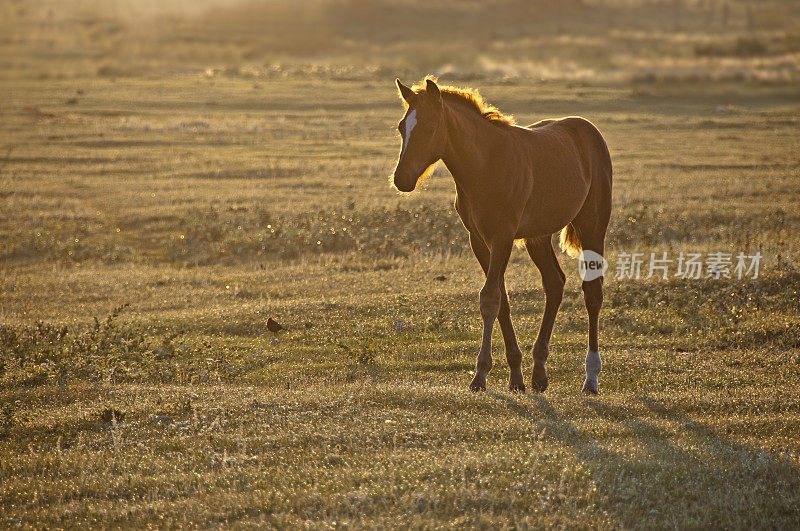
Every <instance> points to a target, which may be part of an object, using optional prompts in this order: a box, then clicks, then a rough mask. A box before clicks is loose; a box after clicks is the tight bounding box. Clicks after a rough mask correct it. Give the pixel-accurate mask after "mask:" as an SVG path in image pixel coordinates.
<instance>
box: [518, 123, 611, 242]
mask: <svg viewBox="0 0 800 531" xmlns="http://www.w3.org/2000/svg"><path fill="white" fill-rule="evenodd" d="M517 129H518V130H519V133H520V136H521V137H522V138H524V139H525V140H524V142H523V144H524V145H525V148H526V149H528V150H530V158H529V160H530V161H531V162H530V165H531V168H530V170H529V172H528V174H529V176H530V178H531V179H532V183H531V184H532V186H531V188H530V190H531V194H530V197H529V199H528V203H527V205H526V208H525V212H524V214H523V219H522V223H521V227H520V229H521V232H524V233H527V234H520V237H522V236H528V235H530V236H535V235H539V234H549V233H552V232H556V231H558V230H560V229H561V228H562V227H564V226H565V225H567V224H568V223H569V222H570V221H572V219H573V218H574V217H575V216H576V215H577V213H578V211H579V210H580V209H581V207H582V206H583V204H584V201H585V199H586V197H587V196H588V194H589V190H590V189H591V188H592V185H593V183H594V182H595V181H596V180H598V179H603V178H604V176H605V175H608V176H609V177H610V171H611V158H610V156H609V154H608V148H607V147H606V143H605V140H603V136H602V135H601V134H600V131H598V129H597V128H596V127H595V126H594V124H592V123H591V122H590V121H589V120H586V119H584V118H581V117H578V116H569V117H566V118H560V119H548V120H541V121H539V122H536V123H535V124H532V125H529V126H528V127H519V128H517Z"/></svg>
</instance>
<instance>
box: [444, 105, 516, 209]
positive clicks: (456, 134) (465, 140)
mask: <svg viewBox="0 0 800 531" xmlns="http://www.w3.org/2000/svg"><path fill="white" fill-rule="evenodd" d="M444 123H445V126H446V128H447V146H446V147H445V151H444V155H442V161H443V162H444V164H445V166H447V169H448V170H450V173H451V174H452V175H453V179H454V180H455V182H456V186H457V187H458V189H459V190H460V191H461V190H463V191H464V192H466V193H467V194H469V193H470V192H471V191H475V190H478V189H479V188H480V187H481V185H482V184H486V179H485V177H486V176H487V174H488V173H489V172H490V171H491V169H492V167H491V166H492V165H491V163H490V160H491V159H492V158H493V157H489V156H488V154H489V153H493V152H496V150H497V149H498V148H499V147H500V146H501V145H502V144H503V142H504V138H505V131H503V129H502V128H500V127H497V125H496V124H492V123H491V122H489V121H488V120H486V119H485V118H484V117H483V116H481V115H480V114H478V113H476V112H474V111H473V110H471V109H466V108H463V107H462V106H460V105H458V104H454V103H449V102H448V103H445V105H444Z"/></svg>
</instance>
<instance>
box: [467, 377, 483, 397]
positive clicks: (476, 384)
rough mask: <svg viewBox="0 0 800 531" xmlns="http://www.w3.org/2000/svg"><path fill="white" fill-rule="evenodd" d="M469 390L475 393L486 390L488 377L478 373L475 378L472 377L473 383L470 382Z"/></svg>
mask: <svg viewBox="0 0 800 531" xmlns="http://www.w3.org/2000/svg"><path fill="white" fill-rule="evenodd" d="M469 390H470V391H472V392H473V393H477V392H479V391H486V377H485V376H482V377H481V376H478V375H477V374H476V375H475V378H473V379H472V383H470V384H469Z"/></svg>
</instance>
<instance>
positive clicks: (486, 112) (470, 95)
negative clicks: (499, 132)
mask: <svg viewBox="0 0 800 531" xmlns="http://www.w3.org/2000/svg"><path fill="white" fill-rule="evenodd" d="M429 79H430V80H432V81H434V82H435V81H436V78H435V77H434V76H425V78H424V79H423V80H422V81H420V82H419V83H417V84H416V85H414V86H413V87H411V88H412V90H413V91H414V92H415V93H417V94H424V93H425V82H426V81H427V80H429ZM437 85H438V83H437ZM438 86H439V90H440V91H441V93H442V98H444V99H445V100H447V101H452V102H454V103H458V104H462V105H465V106H467V107H469V108H470V110H473V111H475V112H477V113H478V114H480V115H481V116H482V117H483V118H484V119H485V120H488V121H490V122H492V123H495V124H497V125H516V124H517V122H516V120H514V117H513V116H511V115H510V114H503V113H502V112H501V111H500V109H498V108H497V107H495V106H494V105H492V104H491V103H489V102H487V101H486V100H484V99H483V96H481V95H480V93H479V92H478V91H477V90H476V89H471V88H460V87H453V86H450V85H438Z"/></svg>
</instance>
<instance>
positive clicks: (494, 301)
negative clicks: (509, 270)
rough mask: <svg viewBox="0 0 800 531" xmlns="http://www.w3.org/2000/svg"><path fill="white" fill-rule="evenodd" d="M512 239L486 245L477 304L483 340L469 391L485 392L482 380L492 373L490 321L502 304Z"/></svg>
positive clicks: (494, 317) (492, 321) (491, 324)
mask: <svg viewBox="0 0 800 531" xmlns="http://www.w3.org/2000/svg"><path fill="white" fill-rule="evenodd" d="M513 243H514V241H513V239H512V238H508V239H507V240H506V239H503V240H499V241H498V240H495V241H492V242H488V245H487V247H488V248H489V267H488V268H487V269H486V282H485V283H484V285H483V289H481V295H480V304H481V318H482V319H483V338H482V340H481V350H480V352H479V353H478V359H477V361H476V363H475V378H473V380H472V383H471V384H470V386H469V388H470V390H472V391H482V390H485V389H486V376H487V375H488V374H489V371H490V370H491V369H492V329H493V328H494V321H495V319H497V316H498V314H499V313H500V307H501V305H502V300H503V289H502V282H503V275H505V272H506V266H507V265H508V259H509V257H510V256H511V248H512V246H513Z"/></svg>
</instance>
